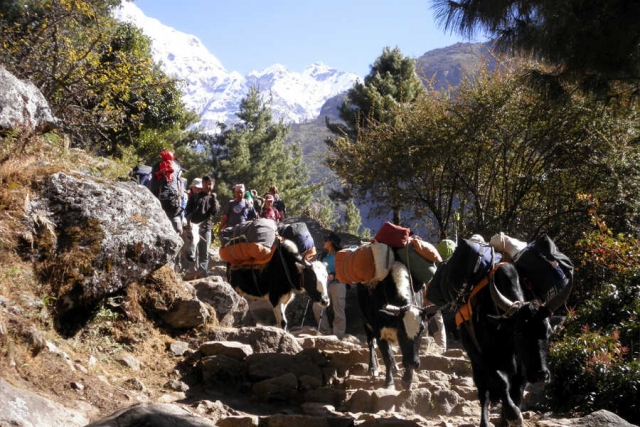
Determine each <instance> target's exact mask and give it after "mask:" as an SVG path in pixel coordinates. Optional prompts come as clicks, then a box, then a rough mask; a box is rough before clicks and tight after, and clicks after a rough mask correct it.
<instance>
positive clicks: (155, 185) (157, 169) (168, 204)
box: [150, 150, 184, 234]
mask: <svg viewBox="0 0 640 427" xmlns="http://www.w3.org/2000/svg"><path fill="white" fill-rule="evenodd" d="M160 157H161V158H162V160H161V161H160V162H159V163H158V164H157V165H155V166H154V167H153V169H152V171H151V187H150V189H151V192H152V193H153V194H154V195H155V196H156V197H157V198H158V200H160V205H161V206H162V210H164V212H165V213H166V214H167V217H168V218H169V220H170V221H171V225H172V226H173V229H174V230H176V232H177V233H179V234H182V193H183V192H184V188H183V185H182V180H181V179H180V175H182V168H181V167H180V165H179V164H178V162H176V161H175V159H174V156H173V153H172V152H171V151H169V150H162V152H161V153H160Z"/></svg>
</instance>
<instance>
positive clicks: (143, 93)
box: [0, 0, 195, 156]
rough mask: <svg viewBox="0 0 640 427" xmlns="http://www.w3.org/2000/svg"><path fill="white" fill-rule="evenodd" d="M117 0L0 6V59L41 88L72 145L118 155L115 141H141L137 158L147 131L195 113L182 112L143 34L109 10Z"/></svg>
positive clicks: (168, 128) (180, 125) (178, 124)
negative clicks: (155, 62) (0, 44)
mask: <svg viewBox="0 0 640 427" xmlns="http://www.w3.org/2000/svg"><path fill="white" fill-rule="evenodd" d="M119 3H120V1H117V0H97V1H88V0H46V1H23V2H20V3H13V4H12V5H11V6H8V7H7V8H6V9H5V8H4V7H3V8H2V9H0V10H2V11H3V12H6V13H4V14H2V15H0V39H1V40H2V49H1V50H0V62H2V63H3V64H4V65H5V66H6V67H7V69H8V70H9V71H11V72H12V73H14V74H16V75H17V76H18V77H20V78H23V79H29V80H31V81H32V82H34V83H35V84H36V86H38V87H39V88H40V89H41V91H42V93H43V94H44V95H45V97H46V98H47V100H48V101H49V103H50V105H51V108H52V112H53V113H54V115H55V116H56V117H58V118H59V119H61V121H62V124H63V129H64V131H65V132H66V133H68V134H70V135H71V136H72V142H73V145H75V146H81V147H90V148H98V149H101V150H104V151H106V152H108V153H110V154H116V153H117V150H118V146H121V147H122V146H137V145H138V143H139V142H140V143H141V145H142V147H141V149H140V151H139V155H141V156H142V155H143V153H145V150H147V149H148V148H149V145H150V142H149V139H150V136H149V135H146V134H145V131H148V130H150V129H152V130H153V132H155V134H154V135H153V136H154V138H155V140H156V141H157V140H162V139H166V138H164V137H165V133H167V132H172V131H176V130H180V129H184V128H185V127H186V126H188V125H189V124H190V123H192V122H193V121H194V119H195V116H194V115H193V114H191V113H189V112H187V111H186V109H185V107H184V105H183V103H182V100H181V97H182V94H181V92H180V87H179V85H178V82H177V81H176V80H175V79H172V78H169V77H168V76H167V75H165V74H164V73H163V72H161V71H160V69H159V68H158V66H157V65H156V64H154V63H153V60H152V58H151V49H150V41H149V39H148V38H147V37H145V36H144V35H143V34H142V33H141V32H140V30H138V29H137V28H135V27H134V26H132V25H130V24H121V23H118V22H117V21H116V20H115V19H114V18H113V17H112V16H111V14H110V10H111V8H112V7H113V6H114V5H117V4H119ZM139 138H140V141H139ZM165 144H166V141H165ZM152 148H155V147H152Z"/></svg>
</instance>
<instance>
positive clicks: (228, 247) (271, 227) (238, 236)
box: [220, 218, 277, 266]
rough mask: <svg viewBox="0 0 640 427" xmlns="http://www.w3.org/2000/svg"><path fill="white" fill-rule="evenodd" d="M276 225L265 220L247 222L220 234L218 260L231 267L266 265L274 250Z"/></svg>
mask: <svg viewBox="0 0 640 427" xmlns="http://www.w3.org/2000/svg"><path fill="white" fill-rule="evenodd" d="M276 235H277V228H276V223H275V222H273V221H271V220H269V219H265V218H258V219H256V220H254V221H247V222H243V223H241V224H238V225H236V226H235V227H231V228H227V229H225V230H224V231H222V232H221V233H220V240H221V241H222V247H221V248H220V258H222V259H223V260H225V261H226V262H228V263H230V264H231V265H232V266H241V265H259V264H266V263H268V262H269V261H270V260H271V257H272V256H273V252H274V250H275V247H276V245H275V243H276Z"/></svg>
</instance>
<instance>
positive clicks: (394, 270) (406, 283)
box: [391, 261, 412, 304]
mask: <svg viewBox="0 0 640 427" xmlns="http://www.w3.org/2000/svg"><path fill="white" fill-rule="evenodd" d="M391 277H392V278H393V283H395V284H396V289H397V290H398V295H399V296H400V297H401V298H404V304H411V301H412V298H411V281H410V279H409V269H408V268H407V267H406V266H405V265H404V264H403V263H401V262H398V261H394V263H393V265H392V266H391Z"/></svg>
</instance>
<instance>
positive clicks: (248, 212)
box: [220, 184, 258, 231]
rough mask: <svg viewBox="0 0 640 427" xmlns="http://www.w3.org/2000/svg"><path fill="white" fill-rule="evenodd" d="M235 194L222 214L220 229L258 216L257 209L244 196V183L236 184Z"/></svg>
mask: <svg viewBox="0 0 640 427" xmlns="http://www.w3.org/2000/svg"><path fill="white" fill-rule="evenodd" d="M233 194H234V198H233V199H231V200H229V203H227V207H226V208H225V210H224V212H223V214H222V221H220V231H223V230H224V229H225V228H227V227H235V226H236V225H238V224H242V223H243V222H246V221H251V220H254V219H256V218H258V213H257V212H256V210H255V209H254V208H253V206H252V205H251V206H250V205H249V204H248V203H247V201H246V199H245V198H244V194H245V192H244V184H236V185H235V186H234V187H233Z"/></svg>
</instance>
